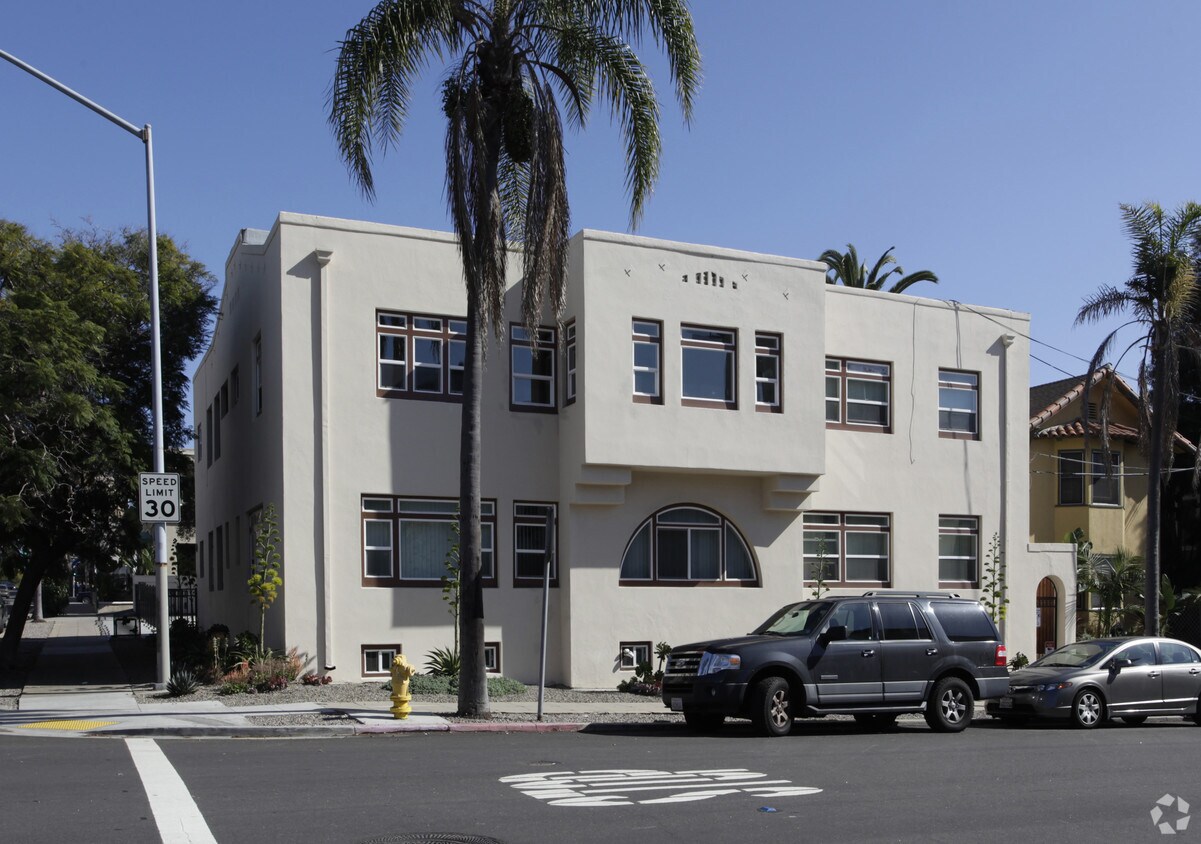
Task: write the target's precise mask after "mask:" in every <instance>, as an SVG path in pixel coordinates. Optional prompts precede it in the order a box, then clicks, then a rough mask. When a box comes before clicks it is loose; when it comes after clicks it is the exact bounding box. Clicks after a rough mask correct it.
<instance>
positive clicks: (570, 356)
mask: <svg viewBox="0 0 1201 844" xmlns="http://www.w3.org/2000/svg"><path fill="white" fill-rule="evenodd" d="M563 357H564V359H565V363H564V368H565V369H566V370H567V371H566V372H565V373H564V375H563V404H565V405H566V404H571V403H572V402H574V401H575V391H576V346H575V320H572V321H571V322H569V323H567V324H566V325H565V326H563Z"/></svg>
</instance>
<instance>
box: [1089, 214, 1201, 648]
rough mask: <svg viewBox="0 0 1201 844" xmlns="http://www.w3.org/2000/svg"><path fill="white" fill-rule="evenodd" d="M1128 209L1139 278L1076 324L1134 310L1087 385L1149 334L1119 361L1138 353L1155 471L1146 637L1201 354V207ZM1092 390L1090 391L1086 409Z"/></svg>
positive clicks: (1144, 426) (1099, 295)
mask: <svg viewBox="0 0 1201 844" xmlns="http://www.w3.org/2000/svg"><path fill="white" fill-rule="evenodd" d="M1121 209H1122V221H1123V225H1124V227H1125V229H1126V234H1127V235H1128V236H1129V237H1130V240H1131V243H1132V246H1133V252H1134V272H1133V273H1132V274H1131V276H1130V278H1129V279H1127V281H1126V283H1125V284H1124V285H1123V286H1122V287H1121V288H1116V287H1112V286H1110V285H1103V286H1102V287H1101V289H1100V290H1098V291H1097V292H1096V293H1094V294H1093V295H1092V296H1089V297H1088V298H1086V299H1085V300H1084V305H1083V306H1082V307H1081V308H1080V312H1079V313H1078V314H1077V315H1076V324H1077V325H1080V324H1082V323H1086V322H1097V321H1099V320H1102V319H1106V318H1109V317H1112V316H1117V315H1119V314H1123V313H1126V312H1127V311H1129V313H1130V316H1131V319H1130V320H1129V321H1128V322H1125V323H1123V324H1122V325H1120V326H1118V327H1117V328H1116V329H1114V330H1113V331H1112V332H1110V333H1109V334H1108V335H1107V336H1106V337H1105V339H1104V340H1102V341H1101V345H1100V346H1098V347H1097V351H1096V354H1094V355H1093V359H1092V361H1090V362H1089V365H1088V375H1087V376H1086V377H1085V380H1084V383H1085V384H1086V385H1090V384H1092V380H1093V375H1094V373H1095V372H1096V370H1097V368H1098V367H1100V366H1101V363H1102V361H1104V360H1105V359H1107V358H1108V357H1109V355H1110V351H1111V350H1112V349H1113V347H1114V344H1115V342H1116V339H1117V335H1118V332H1119V331H1121V330H1122V329H1123V328H1126V327H1128V326H1132V325H1136V326H1138V327H1139V330H1140V331H1141V332H1142V333H1141V334H1140V335H1139V337H1138V338H1137V339H1136V340H1135V341H1134V342H1133V343H1131V344H1130V345H1129V346H1127V347H1126V349H1125V350H1123V351H1122V353H1121V354H1120V355H1119V356H1118V359H1117V362H1116V363H1115V364H1114V369H1115V371H1116V370H1117V369H1118V367H1119V366H1120V365H1121V362H1122V358H1124V357H1125V356H1126V354H1127V353H1129V352H1130V351H1131V350H1137V351H1138V353H1139V356H1140V359H1139V366H1138V391H1139V407H1140V411H1139V442H1140V444H1141V445H1142V447H1143V448H1144V450H1145V451H1146V453H1147V464H1148V472H1149V477H1148V479H1147V548H1146V552H1145V554H1144V557H1145V559H1146V588H1145V590H1144V592H1143V597H1144V607H1143V612H1144V620H1145V622H1146V630H1147V631H1148V632H1150V633H1154V632H1155V631H1156V630H1158V629H1159V590H1160V561H1159V532H1160V524H1159V521H1160V500H1161V494H1162V491H1163V479H1164V477H1165V473H1164V469H1165V468H1168V469H1170V468H1171V464H1172V457H1173V449H1172V447H1171V439H1172V437H1173V435H1174V434H1175V431H1176V416H1177V412H1178V409H1179V406H1180V389H1179V387H1180V358H1181V355H1182V353H1184V352H1186V351H1187V352H1191V353H1192V354H1193V355H1194V356H1198V355H1201V331H1198V329H1197V326H1196V324H1195V323H1194V322H1193V319H1192V314H1193V312H1194V310H1195V309H1196V308H1197V306H1198V304H1199V296H1201V290H1199V288H1198V282H1197V265H1196V261H1195V257H1194V254H1195V253H1196V251H1197V250H1198V248H1199V247H1201V205H1198V204H1197V203H1195V202H1188V203H1185V204H1184V205H1181V206H1180V207H1179V208H1177V209H1176V210H1175V211H1174V212H1172V213H1171V214H1167V213H1165V212H1164V210H1163V208H1161V207H1160V206H1159V204H1158V203H1155V202H1148V203H1146V204H1144V205H1122V206H1121ZM1190 253H1193V254H1190ZM1115 381H1116V379H1113V378H1110V379H1108V380H1107V382H1106V387H1105V389H1104V392H1103V393H1102V398H1101V403H1100V428H1101V453H1102V455H1103V456H1104V458H1105V460H1106V472H1107V473H1108V472H1110V471H1111V467H1110V466H1109V465H1108V457H1109V406H1110V397H1111V396H1112V392H1113V384H1114V382H1115ZM1088 391H1089V388H1088V387H1087V386H1086V387H1085V394H1084V401H1085V402H1086V403H1087V402H1088ZM1085 448H1086V450H1087V444H1086V446H1085ZM1199 470H1201V451H1199V452H1198V461H1197V464H1196V466H1195V467H1194V475H1193V482H1194V485H1195V484H1196V481H1197V472H1198V471H1199Z"/></svg>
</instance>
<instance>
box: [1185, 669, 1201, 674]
mask: <svg viewBox="0 0 1201 844" xmlns="http://www.w3.org/2000/svg"><path fill="white" fill-rule="evenodd" d="M1188 673H1189V674H1201V668H1190V669H1189V670H1188Z"/></svg>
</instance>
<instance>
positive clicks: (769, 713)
mask: <svg viewBox="0 0 1201 844" xmlns="http://www.w3.org/2000/svg"><path fill="white" fill-rule="evenodd" d="M751 705H752V707H753V708H752V710H751V720H752V721H754V722H755V726H756V727H758V728H759V729H760V730H761V731H762V732H763V733H764V735H768V736H786V735H788V734H789V733H790V732H792V690H791V689H790V688H789V686H788V681H787V680H785V679H784V678H783V677H764V678H763V679H762V680H760V681H759V683H758V685H756V686H755V693H754V697H753V698H752V704H751Z"/></svg>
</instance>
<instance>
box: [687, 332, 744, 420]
mask: <svg viewBox="0 0 1201 844" xmlns="http://www.w3.org/2000/svg"><path fill="white" fill-rule="evenodd" d="M737 352H738V335H737V332H734V331H731V330H728V329H722V328H705V327H703V326H698V325H682V326H680V371H681V384H682V387H681V391H680V394H681V396H682V397H683V401H682V403H683V404H684V405H686V406H690V407H724V408H728V409H730V410H736V409H737V408H738V400H737V397H738V390H737V384H736V380H735V374H736V371H737Z"/></svg>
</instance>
